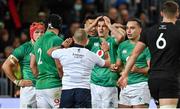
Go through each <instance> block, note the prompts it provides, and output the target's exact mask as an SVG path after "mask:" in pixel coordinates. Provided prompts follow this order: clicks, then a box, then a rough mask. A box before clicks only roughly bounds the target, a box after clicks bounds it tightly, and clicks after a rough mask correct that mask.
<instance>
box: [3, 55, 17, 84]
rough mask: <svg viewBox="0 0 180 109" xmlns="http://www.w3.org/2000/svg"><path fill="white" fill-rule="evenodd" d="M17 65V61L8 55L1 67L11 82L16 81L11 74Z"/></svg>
mask: <svg viewBox="0 0 180 109" xmlns="http://www.w3.org/2000/svg"><path fill="white" fill-rule="evenodd" d="M17 64H18V60H17V59H16V58H14V57H13V55H10V56H9V57H8V58H7V59H6V60H5V62H4V63H3V65H2V69H3V71H4V73H5V74H6V76H7V77H8V78H9V79H10V80H11V81H14V80H16V77H15V75H14V72H13V67H16V66H17Z"/></svg>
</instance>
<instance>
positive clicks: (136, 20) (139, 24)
mask: <svg viewBox="0 0 180 109" xmlns="http://www.w3.org/2000/svg"><path fill="white" fill-rule="evenodd" d="M130 21H135V22H137V24H138V26H139V27H140V28H142V26H143V25H142V22H141V20H140V19H138V18H130V19H128V21H127V23H128V22H130Z"/></svg>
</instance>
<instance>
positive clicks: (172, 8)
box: [161, 1, 179, 17]
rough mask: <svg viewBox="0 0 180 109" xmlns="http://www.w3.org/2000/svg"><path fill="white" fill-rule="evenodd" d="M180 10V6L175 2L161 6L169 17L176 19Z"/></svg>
mask: <svg viewBox="0 0 180 109" xmlns="http://www.w3.org/2000/svg"><path fill="white" fill-rule="evenodd" d="M178 10H179V5H178V4H177V3H176V2H175V1H167V2H164V3H163V5H162V6H161V11H162V12H163V13H165V14H166V15H168V17H174V16H175V15H176V13H177V11H178Z"/></svg>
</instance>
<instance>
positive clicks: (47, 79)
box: [33, 31, 63, 89]
mask: <svg viewBox="0 0 180 109" xmlns="http://www.w3.org/2000/svg"><path fill="white" fill-rule="evenodd" d="M62 42H63V39H61V38H60V37H58V36H57V35H56V34H54V33H53V32H50V31H47V32H46V33H45V34H44V35H43V36H42V37H40V38H39V39H38V41H37V42H36V43H35V44H34V51H33V54H34V55H35V56H36V63H37V66H38V71H39V74H38V79H37V83H36V88H37V89H48V88H55V87H60V86H62V83H61V79H60V77H59V74H58V71H57V68H56V65H55V61H54V59H53V58H51V57H50V56H48V54H47V51H48V50H49V49H50V48H52V47H55V46H59V45H61V43H62Z"/></svg>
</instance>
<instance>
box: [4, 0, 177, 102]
mask: <svg viewBox="0 0 180 109" xmlns="http://www.w3.org/2000/svg"><path fill="white" fill-rule="evenodd" d="M165 1H167V0H0V68H1V65H2V63H3V61H4V60H5V59H6V58H7V57H8V56H9V54H11V52H12V51H13V49H14V48H16V47H18V46H19V45H20V44H22V43H24V42H26V41H27V40H29V31H28V30H29V25H30V24H31V23H32V22H33V21H44V19H45V18H46V17H47V16H48V15H49V14H51V13H56V14H59V15H61V16H62V18H63V28H62V34H63V35H64V36H65V37H64V38H67V37H72V35H73V33H74V31H75V30H76V29H77V28H79V27H82V26H83V25H82V23H83V19H84V18H85V16H87V15H94V14H96V15H107V16H109V17H110V19H111V22H120V23H122V24H126V21H127V19H128V18H131V17H137V18H139V19H141V20H142V22H143V28H147V27H150V26H152V25H154V24H157V23H158V22H159V21H160V20H161V18H160V14H159V11H160V5H161V4H162V3H163V2H165ZM174 1H176V2H178V4H180V0H174ZM16 76H17V77H19V78H20V76H21V75H20V71H19V69H16ZM11 97H13V98H16V97H19V88H18V87H16V86H14V84H13V83H12V82H10V80H8V79H7V78H6V76H5V74H4V73H3V71H2V70H0V98H11Z"/></svg>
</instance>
